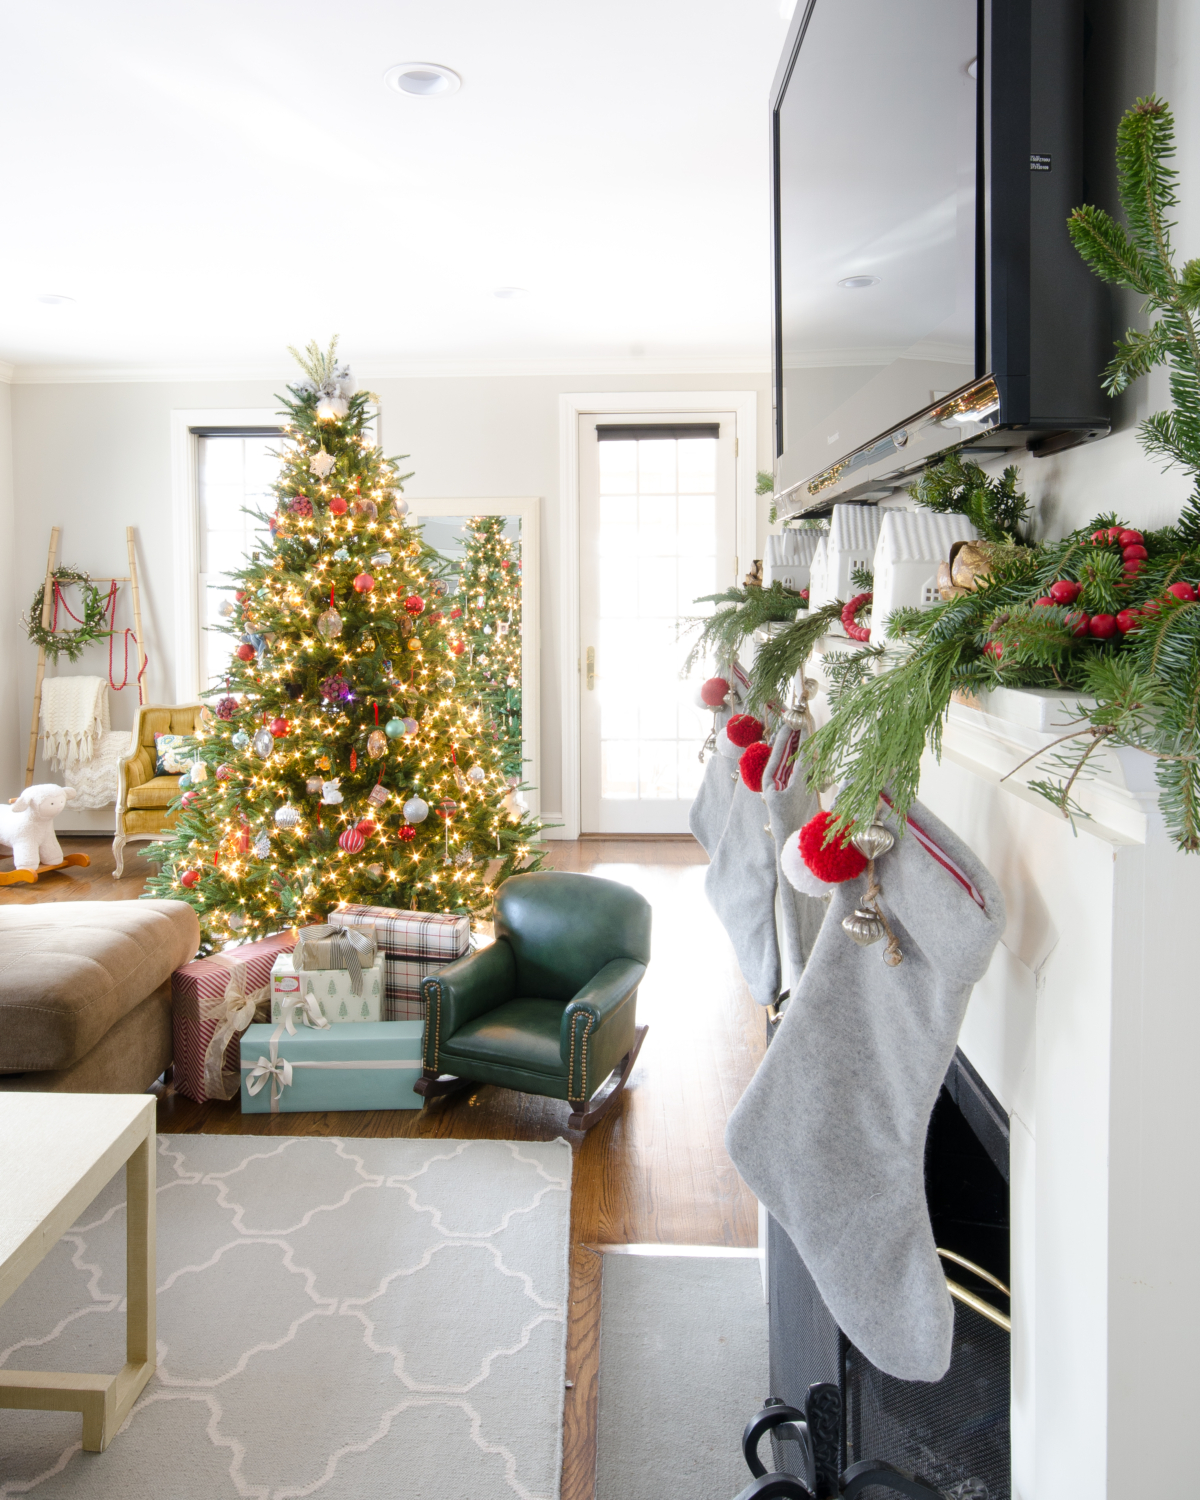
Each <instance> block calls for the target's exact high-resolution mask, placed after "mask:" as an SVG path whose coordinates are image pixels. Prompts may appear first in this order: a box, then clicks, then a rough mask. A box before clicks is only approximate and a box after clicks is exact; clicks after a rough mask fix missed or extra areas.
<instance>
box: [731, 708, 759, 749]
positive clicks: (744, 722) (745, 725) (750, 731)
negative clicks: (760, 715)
mask: <svg viewBox="0 0 1200 1500" xmlns="http://www.w3.org/2000/svg"><path fill="white" fill-rule="evenodd" d="M725 733H726V734H727V735H728V736H729V742H730V744H733V745H736V746H737V747H738V749H739V750H745V749H746V747H747V746H748V745H755V744H757V743H758V741H759V740H761V739H762V737H763V726H762V720H761V719H756V718H755V717H754V715H753V714H734V716H733V718H732V719H730V721H729V723H728V724H726V726H725Z"/></svg>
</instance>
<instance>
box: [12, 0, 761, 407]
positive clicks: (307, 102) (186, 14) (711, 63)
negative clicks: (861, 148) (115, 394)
mask: <svg viewBox="0 0 1200 1500" xmlns="http://www.w3.org/2000/svg"><path fill="white" fill-rule="evenodd" d="M786 30H787V23H786V22H785V21H784V20H783V19H782V17H781V14H780V0H503V3H498V0H336V3H324V4H318V3H315V0H205V3H204V4H200V3H198V0H165V3H164V0H110V3H107V4H104V5H98V4H96V3H95V0H36V3H33V4H28V3H26V4H20V3H17V0H14V3H10V4H8V5H5V6H4V7H3V12H2V16H0V47H2V50H3V55H4V57H5V75H6V77H5V108H4V128H3V133H4V137H5V141H6V148H5V151H4V153H3V158H2V160H0V204H2V205H3V214H4V219H5V221H6V230H5V234H4V236H3V242H2V244H0V360H3V361H6V362H8V363H11V364H13V365H15V366H17V367H18V368H17V378H18V379H20V378H38V377H39V375H41V376H45V375H50V374H53V373H54V370H55V369H56V368H57V370H58V372H59V373H60V374H61V373H62V372H63V371H64V370H65V368H67V367H69V368H71V369H88V368H91V369H92V370H94V371H96V372H100V371H105V372H110V373H119V372H121V371H125V372H127V373H132V372H133V371H134V370H147V371H152V370H156V369H157V370H166V369H170V370H174V371H180V372H183V371H188V370H196V371H212V372H214V373H215V372H222V373H229V372H235V371H241V370H245V371H246V373H251V372H252V371H253V372H255V373H257V372H258V371H260V370H261V371H263V372H264V373H270V372H273V371H276V370H277V369H278V367H279V361H280V358H281V356H282V354H283V351H284V347H285V346H286V345H287V344H289V343H303V342H306V341H307V340H308V339H310V338H316V339H319V340H325V339H326V338H328V337H329V335H330V334H332V333H334V332H337V333H339V334H340V335H341V347H342V350H343V352H344V353H345V355H346V356H347V357H349V358H351V359H352V360H353V361H354V362H355V365H356V366H357V367H359V368H360V369H362V371H363V372H364V374H368V375H369V374H370V373H372V372H374V373H376V374H386V373H388V372H389V371H394V372H396V373H401V372H402V371H403V370H404V369H407V368H410V367H411V368H414V369H415V368H419V367H422V366H425V367H433V368H436V367H438V366H439V365H441V366H444V367H445V368H448V369H449V368H457V367H461V368H463V369H464V370H466V369H469V368H480V369H483V368H487V367H492V366H494V367H496V368H501V367H512V368H517V367H521V366H522V365H526V366H528V367H530V368H532V367H533V366H534V365H536V364H538V363H542V364H545V365H547V366H552V365H555V364H569V363H577V362H579V361H582V360H592V361H596V362H598V363H597V368H599V367H600V364H601V363H602V362H604V361H609V362H618V363H622V364H623V365H625V366H636V365H637V363H638V362H639V361H645V362H646V363H647V365H648V366H649V365H655V366H665V365H669V364H670V363H671V362H672V361H673V362H675V364H676V366H677V367H678V368H685V367H686V365H687V363H688V362H690V361H699V362H700V364H701V366H703V365H704V362H706V361H707V362H709V364H713V363H717V365H718V367H720V364H719V362H727V363H728V365H729V367H731V368H732V367H734V366H735V365H736V363H737V362H738V361H747V362H750V364H758V365H761V366H765V364H766V363H767V360H768V351H769V327H770V263H769V200H768V156H767V151H768V130H767V119H768V91H769V87H770V83H771V79H772V76H773V74H774V71H775V66H776V63H777V60H778V56H779V52H780V50H781V48H782V45H783V41H784V37H785V34H786ZM413 59H417V60H422V61H432V62H439V63H444V64H446V65H448V66H450V67H452V68H454V69H456V70H457V71H458V72H459V73H461V75H462V78H463V87H462V90H461V91H460V92H459V93H457V94H455V95H453V96H451V97H448V98H435V99H428V100H419V99H413V98H408V97H405V96H404V95H401V94H398V93H396V92H394V91H393V90H391V89H389V88H387V87H386V86H385V84H384V82H383V74H384V72H385V70H386V69H387V68H388V67H389V66H391V65H392V64H394V63H397V62H403V61H408V60H413ZM502 285H517V286H521V287H527V288H528V289H529V295H528V296H526V297H524V298H521V299H519V300H516V301H502V300H499V299H497V298H496V297H495V296H494V295H493V291H494V288H496V287H497V286H502ZM47 293H58V294H65V295H67V296H70V297H72V298H74V299H75V300H74V302H73V303H71V304H69V305H64V306H59V307H51V306H46V305H45V304H43V303H41V302H39V300H38V299H39V297H40V296H42V295H44V294H47Z"/></svg>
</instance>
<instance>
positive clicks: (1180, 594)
mask: <svg viewBox="0 0 1200 1500" xmlns="http://www.w3.org/2000/svg"><path fill="white" fill-rule="evenodd" d="M1167 593H1168V594H1172V595H1174V597H1175V598H1176V599H1179V600H1182V602H1183V603H1184V604H1191V603H1192V602H1193V601H1194V600H1195V598H1196V590H1195V589H1194V588H1193V587H1192V586H1191V584H1190V583H1183V582H1180V583H1172V584H1168V585H1167Z"/></svg>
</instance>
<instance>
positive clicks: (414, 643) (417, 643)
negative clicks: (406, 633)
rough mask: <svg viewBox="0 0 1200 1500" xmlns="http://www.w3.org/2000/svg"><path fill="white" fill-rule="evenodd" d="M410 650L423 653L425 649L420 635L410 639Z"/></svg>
mask: <svg viewBox="0 0 1200 1500" xmlns="http://www.w3.org/2000/svg"><path fill="white" fill-rule="evenodd" d="M408 649H409V650H410V651H421V650H423V649H424V648H423V647H422V645H421V637H420V636H419V635H414V636H411V637H410V638H409V642H408Z"/></svg>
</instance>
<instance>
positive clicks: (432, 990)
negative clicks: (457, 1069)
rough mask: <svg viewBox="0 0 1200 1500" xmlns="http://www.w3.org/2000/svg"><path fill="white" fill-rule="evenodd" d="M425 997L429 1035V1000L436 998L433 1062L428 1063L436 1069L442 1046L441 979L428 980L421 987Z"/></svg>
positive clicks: (428, 1066) (426, 1024) (427, 1065)
mask: <svg viewBox="0 0 1200 1500" xmlns="http://www.w3.org/2000/svg"><path fill="white" fill-rule="evenodd" d="M421 990H422V993H423V994H424V996H425V1010H426V1015H425V1034H426V1037H427V1038H428V1035H429V1000H430V996H432V997H433V998H434V1001H435V1004H434V1006H433V1061H432V1062H431V1063H430V1062H427V1063H426V1064H425V1066H426V1067H427V1068H436V1067H437V1065H438V1051H439V1049H440V1048H441V1045H442V982H441V980H440V979H426V980H425V982H424V983H423V984H422V986H421Z"/></svg>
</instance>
